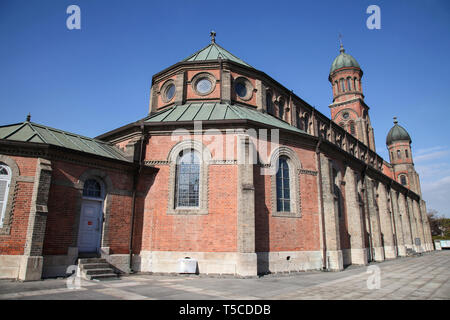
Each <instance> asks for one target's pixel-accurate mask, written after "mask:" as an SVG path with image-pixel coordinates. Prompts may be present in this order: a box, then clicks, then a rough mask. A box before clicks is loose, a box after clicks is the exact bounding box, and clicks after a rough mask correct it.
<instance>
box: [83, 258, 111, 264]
mask: <svg viewBox="0 0 450 320" xmlns="http://www.w3.org/2000/svg"><path fill="white" fill-rule="evenodd" d="M78 263H79V264H86V263H107V262H106V259H103V258H85V259H78Z"/></svg>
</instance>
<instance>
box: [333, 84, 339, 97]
mask: <svg viewBox="0 0 450 320" xmlns="http://www.w3.org/2000/svg"><path fill="white" fill-rule="evenodd" d="M334 87H335V91H336V94H338V93H339V85H338V82H337V81H335V82H334Z"/></svg>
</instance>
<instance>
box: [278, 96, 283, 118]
mask: <svg viewBox="0 0 450 320" xmlns="http://www.w3.org/2000/svg"><path fill="white" fill-rule="evenodd" d="M283 116H284V99H283V98H281V99H280V100H279V101H278V117H279V118H280V119H283Z"/></svg>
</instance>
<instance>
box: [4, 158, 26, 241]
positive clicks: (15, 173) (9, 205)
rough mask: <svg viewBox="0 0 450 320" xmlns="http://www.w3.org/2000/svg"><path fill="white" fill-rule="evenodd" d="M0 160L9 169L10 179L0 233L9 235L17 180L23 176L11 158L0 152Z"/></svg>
mask: <svg viewBox="0 0 450 320" xmlns="http://www.w3.org/2000/svg"><path fill="white" fill-rule="evenodd" d="M0 162H3V163H4V164H6V165H7V166H8V167H9V168H10V169H11V181H10V183H9V193H8V199H7V200H6V201H7V202H6V209H5V217H4V218H3V226H2V227H0V235H9V234H10V233H11V225H12V221H13V213H14V206H15V202H16V195H17V192H18V185H17V182H19V181H21V178H25V177H21V176H20V170H19V166H18V165H17V163H16V162H15V161H14V160H13V159H12V158H10V157H8V156H5V155H2V154H0ZM27 178H28V177H27ZM31 181H34V177H32V180H31Z"/></svg>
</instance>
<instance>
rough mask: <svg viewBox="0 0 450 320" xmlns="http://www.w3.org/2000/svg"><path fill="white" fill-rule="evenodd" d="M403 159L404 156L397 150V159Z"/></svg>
mask: <svg viewBox="0 0 450 320" xmlns="http://www.w3.org/2000/svg"><path fill="white" fill-rule="evenodd" d="M401 158H402V154H401V152H400V150H397V159H401Z"/></svg>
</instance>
